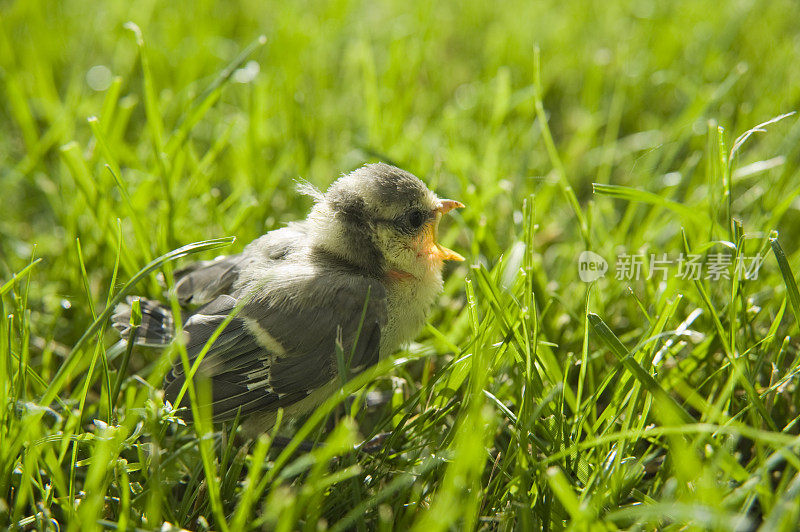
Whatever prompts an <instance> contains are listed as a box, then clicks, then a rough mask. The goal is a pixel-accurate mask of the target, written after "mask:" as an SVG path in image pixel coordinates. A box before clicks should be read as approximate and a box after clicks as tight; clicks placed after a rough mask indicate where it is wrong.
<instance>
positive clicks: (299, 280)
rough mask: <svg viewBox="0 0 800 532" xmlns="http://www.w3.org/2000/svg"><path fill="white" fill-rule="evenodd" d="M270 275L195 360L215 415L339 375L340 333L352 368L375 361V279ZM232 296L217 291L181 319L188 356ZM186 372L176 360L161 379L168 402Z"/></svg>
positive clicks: (380, 300) (291, 395)
mask: <svg viewBox="0 0 800 532" xmlns="http://www.w3.org/2000/svg"><path fill="white" fill-rule="evenodd" d="M274 277H275V276H274ZM276 277H277V280H276V279H275V278H273V281H272V282H267V283H265V286H264V287H262V290H260V291H259V293H258V294H257V296H256V297H254V298H253V299H252V300H250V301H248V302H246V303H243V307H242V308H241V310H240V311H239V312H238V313H237V314H236V315H235V317H234V318H232V319H231V320H230V322H229V323H228V324H227V326H225V328H224V329H223V330H222V332H221V333H220V334H219V336H218V337H217V339H216V340H215V341H214V342H213V344H211V346H210V348H209V349H208V351H207V353H206V355H205V357H204V358H203V360H202V361H201V363H200V365H199V366H198V373H197V377H196V378H207V379H208V380H209V381H210V383H211V390H212V412H213V418H214V420H215V421H223V420H226V419H232V418H233V417H235V416H236V413H237V411H238V410H239V409H241V414H242V415H247V414H250V413H253V412H268V411H274V410H277V409H278V408H279V407H287V406H289V405H291V404H293V403H295V402H297V401H300V400H301V399H304V398H306V397H307V396H308V395H310V394H311V393H312V392H313V391H314V390H315V389H317V388H320V387H321V386H323V385H325V384H327V383H329V382H330V381H331V380H333V379H336V378H339V371H338V359H337V354H336V353H337V341H338V340H340V341H341V344H340V345H341V348H342V353H343V354H344V357H345V363H346V364H347V367H349V368H350V369H351V370H352V371H357V370H360V369H363V368H364V367H366V366H369V365H372V364H374V363H375V362H377V360H378V352H379V346H380V334H381V327H383V326H384V325H385V324H386V306H385V293H384V290H383V286H382V285H381V283H380V282H378V281H376V280H374V279H368V278H365V277H361V276H358V275H355V274H343V273H342V272H327V273H324V274H315V275H305V276H304V275H294V276H292V277H289V276H288V275H286V276H284V277H282V275H281V273H280V272H279V273H278V275H277V276H276ZM281 279H282V280H281ZM368 293H369V299H368V300H367V294H368ZM238 303H239V301H238V300H236V299H234V298H233V297H230V296H227V295H223V296H220V297H218V298H217V299H216V300H214V301H212V302H211V303H209V304H207V305H205V306H204V307H202V308H200V309H198V311H197V312H196V313H195V314H193V315H192V316H191V317H190V318H189V319H188V320H187V321H186V323H185V324H184V331H185V332H186V334H187V335H188V338H187V344H186V349H187V354H188V356H189V360H190V361H191V362H194V361H195V360H196V359H197V357H198V355H199V354H200V352H201V351H202V350H203V348H204V346H205V345H206V343H207V342H208V340H209V338H210V337H211V336H212V335H213V334H214V332H215V331H216V330H217V328H218V327H220V325H221V324H222V323H223V322H224V321H225V319H226V318H228V317H229V314H230V313H231V311H232V310H233V309H234V308H235V307H236V305H237V304H238ZM365 303H366V307H365ZM362 314H363V321H362ZM359 328H360V330H359ZM185 377H186V375H185V371H184V367H183V365H182V363H181V362H180V360H178V361H176V363H175V365H174V366H173V368H172V370H171V371H170V373H169V375H168V376H167V379H166V383H165V393H166V397H167V399H170V400H172V401H174V399H175V397H176V396H177V394H178V391H179V390H180V388H181V387H182V386H183V383H184V381H185Z"/></svg>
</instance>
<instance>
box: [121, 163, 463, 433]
mask: <svg viewBox="0 0 800 532" xmlns="http://www.w3.org/2000/svg"><path fill="white" fill-rule="evenodd" d="M301 188H302V189H303V190H302V192H304V193H307V194H310V195H311V196H313V198H314V200H315V204H314V206H313V208H312V209H311V212H310V213H309V215H308V217H307V218H306V219H305V220H304V221H301V222H291V223H289V224H288V225H287V226H286V227H284V228H281V229H277V230H274V231H270V232H269V233H267V234H265V235H263V236H261V237H260V238H257V239H256V240H254V241H253V242H251V243H250V244H249V245H248V246H247V247H246V248H245V249H244V251H243V252H242V253H239V254H238V255H230V256H226V257H219V258H217V259H215V260H211V261H201V262H196V263H194V264H191V265H189V266H188V267H186V268H184V269H182V270H180V271H178V272H177V273H176V285H175V290H176V295H177V298H178V301H179V302H180V304H181V305H182V306H183V307H184V308H186V309H188V308H194V309H195V310H191V311H187V314H186V315H185V316H184V321H183V331H184V339H185V342H186V351H187V354H188V357H189V361H190V362H192V363H193V362H194V361H195V360H196V358H197V356H198V355H199V354H200V353H201V351H202V350H203V348H204V347H205V345H206V343H208V342H209V339H210V338H211V336H212V335H213V334H214V332H215V331H216V330H217V328H218V327H219V326H220V325H221V324H222V323H223V321H225V320H226V318H229V314H230V313H231V311H234V309H237V310H238V312H236V314H235V316H234V317H233V318H232V319H230V322H229V323H228V324H227V325H226V326H225V327H224V329H222V331H221V333H220V334H219V336H218V337H217V338H216V340H214V341H213V343H212V344H211V345H210V346H209V348H208V350H207V353H206V354H205V357H204V358H203V359H202V361H201V362H200V364H199V366H198V370H197V375H196V377H195V378H203V379H208V381H209V382H210V385H211V397H212V404H211V411H212V416H213V420H214V421H225V420H230V419H233V418H235V417H236V416H237V413H239V414H240V416H241V418H242V419H244V421H243V423H242V428H243V431H244V433H245V434H246V435H249V436H251V437H252V436H255V435H257V434H259V433H261V432H265V431H268V430H270V429H271V428H272V426H273V424H274V423H275V418H276V412H277V410H278V409H279V408H283V409H284V412H285V414H286V415H287V416H289V417H294V416H299V415H302V414H304V413H306V412H309V411H310V410H312V409H313V408H314V407H315V406H317V405H318V404H319V403H321V402H322V401H324V400H325V399H326V398H327V397H328V396H329V395H330V394H332V393H333V392H334V391H335V390H336V389H337V387H338V386H339V385H340V384H341V382H342V379H341V376H340V375H339V363H338V358H337V342H339V345H341V352H342V353H344V355H345V357H346V359H348V360H347V361H348V366H349V371H350V372H351V373H358V372H360V371H363V370H364V369H365V368H367V367H369V366H371V365H373V364H375V363H376V362H377V361H378V360H379V359H380V358H383V357H385V356H388V355H390V354H392V353H393V352H394V351H395V350H396V349H397V348H398V347H400V345H401V344H403V343H405V342H408V341H411V340H412V339H413V338H414V337H415V336H416V335H417V334H418V333H419V331H420V329H421V328H422V326H423V325H424V324H425V319H426V316H427V314H428V312H429V310H430V309H431V306H432V305H433V303H434V301H435V300H436V297H437V295H438V294H439V293H440V292H441V290H442V267H443V263H444V261H447V260H456V261H461V260H464V259H463V257H462V256H461V255H459V254H458V253H456V252H455V251H452V250H449V249H447V248H445V247H443V246H441V245H440V244H438V243H437V242H436V238H437V231H438V226H439V221H440V219H441V218H442V215H443V214H446V213H447V212H449V211H451V210H453V209H455V208H460V207H463V205H462V204H461V203H459V202H458V201H454V200H447V199H439V198H438V197H437V196H436V195H435V194H434V193H433V192H431V191H430V190H428V188H427V187H426V186H425V185H424V184H423V183H422V181H420V180H419V179H418V178H417V177H415V176H414V175H412V174H410V173H408V172H406V171H404V170H401V169H399V168H396V167H394V166H390V165H387V164H383V163H378V164H368V165H365V166H363V167H361V168H359V169H357V170H355V171H353V172H351V173H349V174H347V175H344V176H342V177H340V178H339V179H338V180H337V181H335V182H334V183H333V184H332V185H331V186H330V188H328V190H327V192H325V193H324V194H323V193H321V192H319V191H317V190H316V189H314V188H313V187H311V186H310V185H305V186H303V187H301ZM140 301H141V307H142V323H141V326H140V327H139V329H138V330H137V332H136V335H135V342H136V343H137V344H140V345H149V346H166V345H168V344H169V343H170V342H171V341H172V340H173V337H174V326H173V323H172V313H171V311H170V310H169V308H168V307H167V306H164V305H162V304H160V303H159V302H156V301H152V300H146V299H141V300H140ZM130 312H131V310H130V306H128V305H120V307H119V308H118V309H117V313H116V314H115V315H114V317H113V323H114V327H115V328H116V329H117V330H119V331H120V333H121V334H122V337H123V338H124V339H127V338H128V337H129V336H130V332H131V331H130ZM362 318H363V319H362ZM359 329H360V330H359ZM186 370H187V368H184V366H183V363H182V362H181V360H180V358H178V359H177V360H176V361H175V363H174V364H173V367H172V369H171V370H170V372H169V374H168V375H167V377H166V379H165V382H164V389H165V397H166V399H167V400H169V401H172V402H174V401H175V399H176V397H177V395H178V393H179V391H180V389H181V387H182V386H183V384H184V381H185V378H186ZM184 405H186V403H185V402H184ZM183 415H184V416H185V417H187V418H191V414H190V413H186V414H183Z"/></svg>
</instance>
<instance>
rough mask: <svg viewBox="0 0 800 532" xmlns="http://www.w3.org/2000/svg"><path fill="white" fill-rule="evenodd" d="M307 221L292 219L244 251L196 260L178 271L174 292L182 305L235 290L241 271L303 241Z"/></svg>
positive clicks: (279, 255)
mask: <svg viewBox="0 0 800 532" xmlns="http://www.w3.org/2000/svg"><path fill="white" fill-rule="evenodd" d="M305 233H306V225H305V223H304V222H291V223H289V224H288V225H287V226H286V227H283V228H281V229H277V230H275V231H270V232H269V233H267V234H265V235H263V236H261V237H259V238H257V239H256V240H254V241H253V242H251V243H250V244H249V245H248V246H247V248H245V250H244V251H243V252H242V253H239V254H237V255H229V256H222V257H217V258H216V259H213V260H204V261H198V262H194V263H192V264H189V265H187V266H185V267H184V268H182V269H180V270H178V271H177V272H175V281H176V282H175V294H176V295H177V297H178V301H179V302H180V304H181V306H187V305H203V304H205V303H208V302H210V301H213V300H214V299H215V298H217V297H218V296H220V295H223V294H233V293H234V291H235V286H236V283H237V281H238V280H239V275H240V273H241V271H242V270H243V269H245V268H247V266H248V265H250V264H252V263H253V262H256V261H264V260H268V261H275V260H281V259H283V258H285V257H286V256H287V255H288V254H289V253H290V252H291V251H292V250H294V249H295V248H296V247H297V243H298V242H302V241H303V237H304V236H305Z"/></svg>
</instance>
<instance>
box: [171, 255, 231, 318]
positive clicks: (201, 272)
mask: <svg viewBox="0 0 800 532" xmlns="http://www.w3.org/2000/svg"><path fill="white" fill-rule="evenodd" d="M243 262H245V257H244V256H243V255H242V254H238V255H230V256H227V257H218V258H216V259H214V260H203V261H199V262H194V263H192V264H189V265H188V266H186V267H185V268H182V269H180V270H178V271H177V272H175V280H176V282H175V294H176V295H177V297H178V301H179V302H180V304H181V306H186V305H190V304H194V305H198V304H199V305H202V304H203V303H208V302H209V301H212V300H214V298H216V297H217V296H219V295H221V294H230V293H231V291H232V289H233V284H234V283H235V282H236V279H237V278H238V276H239V268H240V267H241V265H242V263H243Z"/></svg>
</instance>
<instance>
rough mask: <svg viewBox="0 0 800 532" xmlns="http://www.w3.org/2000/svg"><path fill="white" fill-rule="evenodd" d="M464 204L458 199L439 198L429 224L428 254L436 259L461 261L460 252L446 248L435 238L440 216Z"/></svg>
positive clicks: (437, 233) (460, 207)
mask: <svg viewBox="0 0 800 532" xmlns="http://www.w3.org/2000/svg"><path fill="white" fill-rule="evenodd" d="M463 208H464V204H463V203H461V202H460V201H456V200H450V199H444V200H440V202H439V207H438V208H437V209H436V218H435V219H434V221H433V222H431V224H430V226H429V227H430V242H431V250H430V254H431V256H432V257H434V258H436V259H438V260H442V261H444V260H455V261H462V260H464V257H462V256H461V255H460V254H458V253H456V252H455V251H453V250H452V249H448V248H446V247H444V246H443V245H441V244H439V243H438V242H437V241H436V240H437V238H438V236H439V221H440V220H441V219H442V216H443V215H445V214H447V213H448V212H450V211H452V210H453V209H463Z"/></svg>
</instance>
